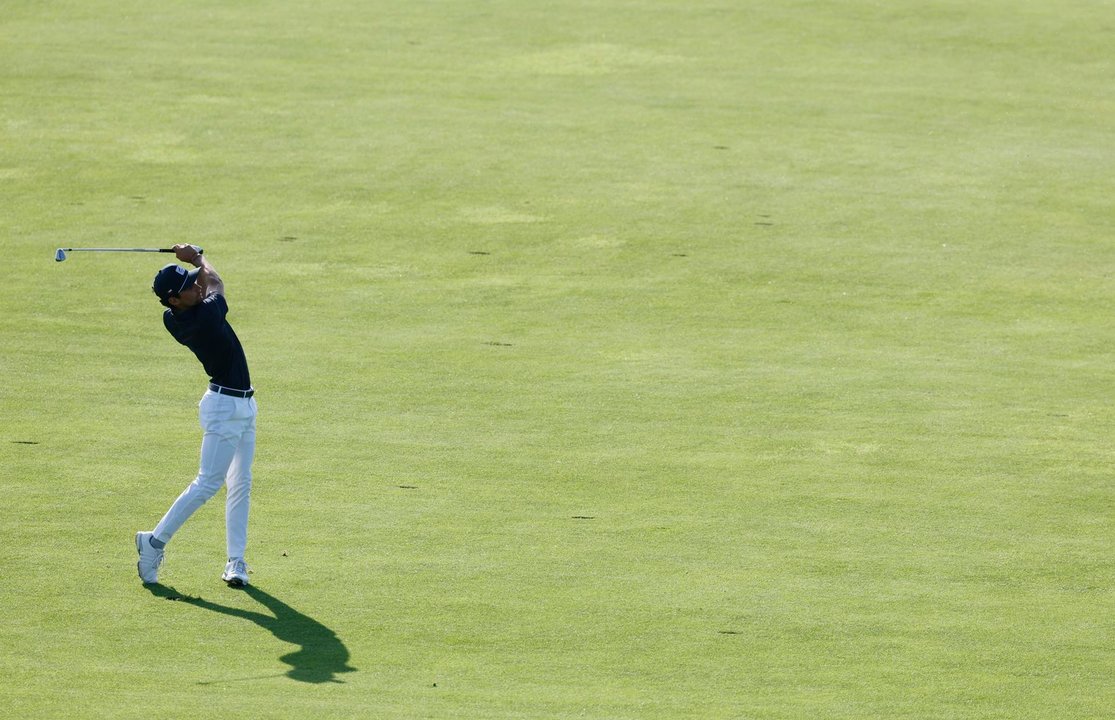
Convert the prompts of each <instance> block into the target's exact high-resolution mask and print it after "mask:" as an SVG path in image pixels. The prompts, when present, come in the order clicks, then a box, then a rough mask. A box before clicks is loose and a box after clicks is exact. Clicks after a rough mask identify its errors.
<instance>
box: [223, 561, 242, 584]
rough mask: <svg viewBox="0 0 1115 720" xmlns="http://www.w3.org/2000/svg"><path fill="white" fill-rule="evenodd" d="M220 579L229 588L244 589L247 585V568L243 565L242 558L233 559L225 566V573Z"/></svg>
mask: <svg viewBox="0 0 1115 720" xmlns="http://www.w3.org/2000/svg"><path fill="white" fill-rule="evenodd" d="M221 579H222V580H224V581H225V582H226V583H228V586H229V587H244V586H245V585H247V584H248V582H249V580H248V566H247V564H245V563H244V559H243V558H233V559H231V560H229V561H228V564H227V565H225V571H224V573H223V574H222V575H221Z"/></svg>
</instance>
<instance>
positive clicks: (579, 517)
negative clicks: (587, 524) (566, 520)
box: [573, 515, 596, 520]
mask: <svg viewBox="0 0 1115 720" xmlns="http://www.w3.org/2000/svg"><path fill="white" fill-rule="evenodd" d="M573 519H574V520H595V519H596V516H595V515H574V516H573Z"/></svg>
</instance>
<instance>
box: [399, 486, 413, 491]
mask: <svg viewBox="0 0 1115 720" xmlns="http://www.w3.org/2000/svg"><path fill="white" fill-rule="evenodd" d="M399 489H400V490H417V489H418V486H417V485H400V486H399Z"/></svg>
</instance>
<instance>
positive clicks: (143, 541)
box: [136, 532, 164, 584]
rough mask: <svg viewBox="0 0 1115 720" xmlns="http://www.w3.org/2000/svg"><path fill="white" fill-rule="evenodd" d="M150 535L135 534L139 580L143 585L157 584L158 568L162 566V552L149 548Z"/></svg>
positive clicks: (145, 533)
mask: <svg viewBox="0 0 1115 720" xmlns="http://www.w3.org/2000/svg"><path fill="white" fill-rule="evenodd" d="M151 536H152V533H149V532H137V533H136V552H138V553H139V562H137V563H136V569H137V570H139V579H140V580H142V581H143V582H144V583H148V584H149V583H156V582H159V566H160V565H162V564H163V555H164V553H163V551H162V550H159V549H156V548H154V547H152V546H151Z"/></svg>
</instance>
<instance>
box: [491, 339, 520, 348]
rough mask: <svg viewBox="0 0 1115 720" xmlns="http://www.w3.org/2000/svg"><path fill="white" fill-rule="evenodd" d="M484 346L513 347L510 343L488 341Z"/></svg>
mask: <svg viewBox="0 0 1115 720" xmlns="http://www.w3.org/2000/svg"><path fill="white" fill-rule="evenodd" d="M484 344H485V345H492V346H493V347H514V346H513V345H512V344H511V343H505V342H496V341H495V340H488V341H487V342H485V343H484Z"/></svg>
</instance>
